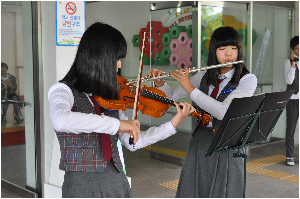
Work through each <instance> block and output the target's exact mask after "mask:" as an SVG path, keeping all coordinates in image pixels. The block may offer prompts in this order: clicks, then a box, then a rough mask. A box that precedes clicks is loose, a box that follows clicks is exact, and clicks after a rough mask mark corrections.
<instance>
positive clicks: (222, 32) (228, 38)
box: [207, 26, 249, 86]
mask: <svg viewBox="0 0 300 199" xmlns="http://www.w3.org/2000/svg"><path fill="white" fill-rule="evenodd" d="M225 46H236V47H237V48H238V57H237V61H240V60H243V44H242V40H241V37H240V35H239V33H238V32H237V31H236V30H235V29H234V28H232V27H228V26H227V27H220V28H218V29H216V30H215V31H214V33H213V34H212V36H211V40H210V44H209V52H208V61H207V65H208V66H211V65H217V64H220V63H219V62H218V60H217V55H216V50H217V48H219V47H225ZM233 67H235V72H234V74H233V77H232V79H231V80H230V82H232V83H234V84H238V83H239V81H240V78H241V77H242V76H244V75H245V74H246V73H249V71H248V70H247V68H246V67H245V64H244V63H240V64H234V65H233ZM218 74H219V69H218V68H215V69H210V70H208V71H207V75H208V78H207V83H208V84H212V85H214V86H217V84H218V83H217V82H218Z"/></svg>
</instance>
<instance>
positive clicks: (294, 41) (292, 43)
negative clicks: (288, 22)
mask: <svg viewBox="0 0 300 199" xmlns="http://www.w3.org/2000/svg"><path fill="white" fill-rule="evenodd" d="M297 45H299V36H295V37H293V38H292V39H291V41H290V47H291V49H292V50H294V48H295V47H296V46H297Z"/></svg>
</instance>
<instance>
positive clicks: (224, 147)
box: [206, 91, 293, 198]
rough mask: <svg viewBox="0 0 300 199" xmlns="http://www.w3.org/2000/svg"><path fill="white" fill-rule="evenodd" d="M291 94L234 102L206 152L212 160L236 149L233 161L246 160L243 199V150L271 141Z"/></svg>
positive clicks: (271, 95)
mask: <svg viewBox="0 0 300 199" xmlns="http://www.w3.org/2000/svg"><path fill="white" fill-rule="evenodd" d="M292 94H293V91H285V92H277V93H266V94H261V95H257V96H253V97H246V98H236V99H233V100H232V102H231V104H230V106H229V108H228V110H227V112H226V114H225V116H224V118H223V120H222V122H221V125H220V126H219V128H218V131H217V132H216V135H215V136H214V138H213V141H212V143H211V145H210V147H209V149H208V151H207V152H206V156H210V155H215V154H220V153H223V152H226V151H228V150H235V149H237V153H235V154H234V157H242V158H244V193H243V196H244V198H245V190H246V158H247V155H246V154H243V153H241V152H240V149H242V148H243V147H245V146H247V145H251V144H254V143H258V142H261V141H263V140H266V139H267V138H268V136H269V135H270V133H271V132H272V131H273V129H274V127H275V125H276V123H277V121H278V119H279V117H280V115H281V113H282V111H283V110H284V108H285V106H286V104H287V102H288V101H289V99H290V97H291V96H292ZM262 124H263V125H262Z"/></svg>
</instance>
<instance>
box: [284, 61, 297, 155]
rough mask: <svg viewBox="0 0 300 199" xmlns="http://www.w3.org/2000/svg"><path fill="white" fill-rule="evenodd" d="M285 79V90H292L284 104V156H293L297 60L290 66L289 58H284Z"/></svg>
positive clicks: (295, 121)
mask: <svg viewBox="0 0 300 199" xmlns="http://www.w3.org/2000/svg"><path fill="white" fill-rule="evenodd" d="M285 80H286V83H287V91H288V90H294V93H293V94H292V96H291V98H290V100H289V101H288V103H287V105H286V137H285V147H286V157H288V158H293V155H294V135H295V129H296V126H297V122H298V118H299V61H297V62H296V67H295V68H293V67H291V61H290V59H287V60H285Z"/></svg>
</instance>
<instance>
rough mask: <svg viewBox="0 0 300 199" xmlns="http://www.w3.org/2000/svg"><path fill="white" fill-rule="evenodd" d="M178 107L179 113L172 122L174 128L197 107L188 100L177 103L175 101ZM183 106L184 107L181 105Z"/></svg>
mask: <svg viewBox="0 0 300 199" xmlns="http://www.w3.org/2000/svg"><path fill="white" fill-rule="evenodd" d="M174 104H175V106H176V108H177V114H176V115H175V116H174V117H173V118H172V119H171V122H172V124H173V126H174V128H177V127H178V125H179V124H180V123H181V122H182V121H183V120H184V119H185V118H186V117H187V116H188V115H190V114H191V113H193V112H194V111H195V110H196V109H195V108H194V107H193V106H192V105H191V104H189V103H187V102H181V103H179V104H177V103H176V102H174ZM180 105H181V106H182V109H181V108H180V107H179V106H180Z"/></svg>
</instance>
